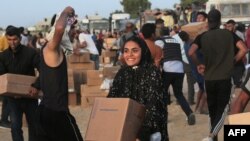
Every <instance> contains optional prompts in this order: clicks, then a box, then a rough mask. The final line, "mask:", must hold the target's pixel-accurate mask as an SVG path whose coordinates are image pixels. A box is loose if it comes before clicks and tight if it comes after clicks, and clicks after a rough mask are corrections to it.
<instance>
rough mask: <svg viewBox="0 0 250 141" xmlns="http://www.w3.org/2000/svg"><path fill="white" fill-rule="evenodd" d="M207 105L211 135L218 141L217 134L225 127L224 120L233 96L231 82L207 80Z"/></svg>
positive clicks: (227, 80)
mask: <svg viewBox="0 0 250 141" xmlns="http://www.w3.org/2000/svg"><path fill="white" fill-rule="evenodd" d="M205 86H206V92H207V104H208V110H209V117H210V124H211V130H210V133H211V134H213V135H214V136H215V137H214V139H213V141H217V140H218V138H217V134H218V132H219V131H220V129H221V127H222V126H223V125H224V120H225V117H226V115H227V112H228V109H229V105H228V103H229V100H230V95H231V87H232V84H231V80H230V79H226V80H205Z"/></svg>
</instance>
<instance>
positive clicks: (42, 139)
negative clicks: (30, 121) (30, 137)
mask: <svg viewBox="0 0 250 141" xmlns="http://www.w3.org/2000/svg"><path fill="white" fill-rule="evenodd" d="M36 122H37V124H36V135H37V136H36V137H37V138H36V140H37V141H83V138H82V136H81V133H80V130H79V128H78V126H77V124H76V120H75V118H74V117H73V116H72V115H71V114H70V113H69V112H62V111H53V110H51V109H48V108H46V107H44V106H41V105H40V106H39V108H38V110H37V112H36Z"/></svg>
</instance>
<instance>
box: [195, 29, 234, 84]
mask: <svg viewBox="0 0 250 141" xmlns="http://www.w3.org/2000/svg"><path fill="white" fill-rule="evenodd" d="M237 42H238V41H237V37H234V35H233V34H232V33H231V32H230V31H228V30H225V29H214V30H209V31H207V32H204V33H203V34H201V35H199V36H197V37H196V39H195V40H194V42H193V43H194V44H197V45H198V47H199V50H200V51H201V53H202V54H203V55H204V64H205V66H206V70H205V75H204V77H205V80H224V79H230V77H231V75H232V70H233V65H234V55H235V44H236V43H237Z"/></svg>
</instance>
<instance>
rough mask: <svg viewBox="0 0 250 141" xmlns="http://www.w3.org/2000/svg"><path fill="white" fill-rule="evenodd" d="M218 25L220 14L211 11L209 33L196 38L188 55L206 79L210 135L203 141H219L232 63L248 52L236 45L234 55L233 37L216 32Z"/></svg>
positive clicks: (229, 88)
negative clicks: (200, 57)
mask: <svg viewBox="0 0 250 141" xmlns="http://www.w3.org/2000/svg"><path fill="white" fill-rule="evenodd" d="M220 25H221V13H220V12H219V11H218V10H216V9H213V10H211V11H210V12H209V13H208V27H209V30H208V31H207V32H205V33H203V34H201V35H199V36H198V37H197V38H196V39H195V41H194V43H193V44H192V46H191V48H190V50H189V53H188V54H189V55H190V56H191V57H192V60H193V61H194V62H196V64H197V69H198V72H199V73H201V74H204V79H205V87H206V92H207V103H208V109H209V117H210V124H211V126H210V127H211V128H210V132H209V136H208V137H206V138H204V139H203V141H217V140H218V138H217V135H218V132H219V131H220V129H221V127H222V126H223V121H224V119H225V117H226V114H227V111H228V108H229V105H228V103H229V100H230V94H231V87H232V84H231V76H232V71H233V67H234V63H235V62H238V61H240V60H241V59H242V57H243V56H244V55H245V54H246V51H247V50H246V46H245V45H244V44H242V43H241V42H236V47H237V48H238V49H239V51H238V53H237V54H236V55H234V50H235V45H234V38H233V35H232V33H231V32H229V31H228V30H225V29H219V27H220ZM196 50H200V51H201V53H202V54H203V56H204V64H201V63H200V61H199V60H198V59H197V56H196V54H195V52H196Z"/></svg>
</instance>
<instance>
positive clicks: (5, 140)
mask: <svg viewBox="0 0 250 141" xmlns="http://www.w3.org/2000/svg"><path fill="white" fill-rule="evenodd" d="M186 93H187V91H186V85H185V86H184V94H186ZM172 98H173V99H174V96H172ZM0 104H1V102H0ZM0 106H1V105H0ZM0 108H1V107H0ZM192 109H194V106H192ZM70 111H71V113H72V114H73V115H74V116H75V118H76V121H77V124H78V126H79V128H80V130H81V133H82V136H83V137H84V136H85V132H86V128H87V124H88V120H89V116H90V112H91V107H89V108H82V107H81V106H74V107H70ZM168 112H169V120H168V132H169V137H170V141H201V140H202V139H203V138H204V137H206V136H207V135H208V129H209V126H208V115H204V114H203V115H202V114H195V115H196V124H195V125H193V126H189V125H188V124H187V121H186V116H185V114H184V112H183V111H182V110H181V108H180V106H179V105H177V104H176V102H173V103H172V104H171V105H170V106H169V107H168ZM225 123H227V119H226V121H225ZM23 131H24V138H25V141H28V139H27V127H23ZM11 140H12V139H11V134H10V129H1V128H0V141H11ZM219 140H220V141H223V128H222V129H221V131H220V133H219Z"/></svg>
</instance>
